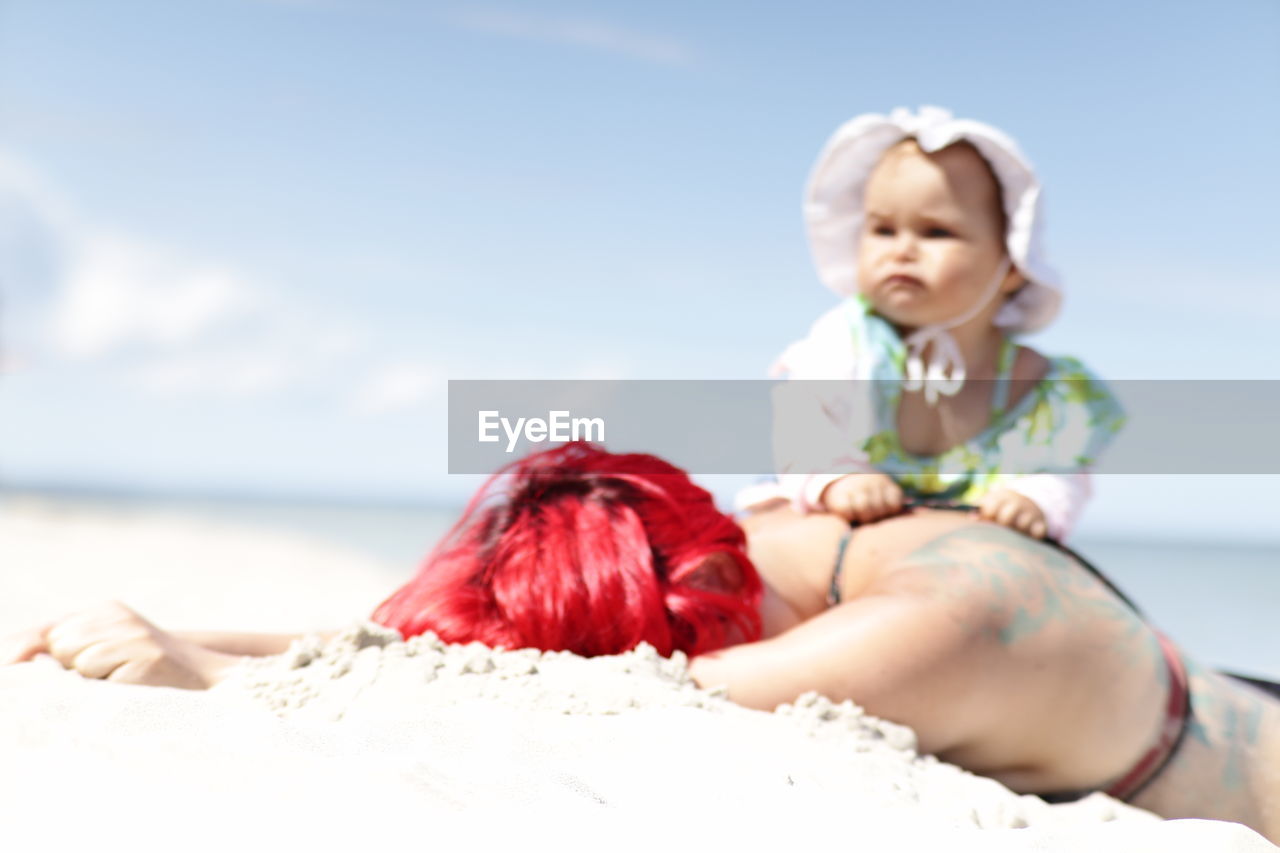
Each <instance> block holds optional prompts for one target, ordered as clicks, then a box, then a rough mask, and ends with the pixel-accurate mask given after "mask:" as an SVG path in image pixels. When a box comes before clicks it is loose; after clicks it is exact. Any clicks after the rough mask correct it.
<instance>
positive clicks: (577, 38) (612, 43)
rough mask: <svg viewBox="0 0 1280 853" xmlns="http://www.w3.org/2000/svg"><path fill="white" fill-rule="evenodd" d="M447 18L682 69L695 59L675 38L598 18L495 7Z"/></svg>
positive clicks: (478, 28)
mask: <svg viewBox="0 0 1280 853" xmlns="http://www.w3.org/2000/svg"><path fill="white" fill-rule="evenodd" d="M450 21H451V22H452V23H453V24H454V25H455V26H458V27H461V28H462V29H465V30H470V31H471V32H477V33H487V34H490V35H496V36H503V37H506V38H513V39H520V40H522V41H533V42H543V43H546V44H560V45H569V46H571V47H582V48H587V49H590V50H597V51H601V52H603V53H611V54H615V55H618V56H626V57H629V58H631V59H639V60H642V61H644V62H649V63H652V64H655V65H664V66H669V67H677V68H684V67H689V66H691V65H693V64H694V62H695V58H696V57H695V53H694V51H693V50H692V49H691V48H689V47H688V46H687V45H685V44H682V43H680V42H679V41H677V40H675V39H671V38H666V37H663V36H653V35H647V34H644V33H637V32H634V31H631V30H627V29H624V28H622V27H618V26H615V25H613V24H607V23H603V22H600V21H588V20H572V19H556V20H548V19H542V18H535V17H533V16H531V15H526V14H521V13H517V12H509V11H503V10H497V9H490V10H484V11H459V12H457V13H455V14H454V15H452V16H451V17H450Z"/></svg>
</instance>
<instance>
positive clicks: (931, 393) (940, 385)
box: [902, 256, 1012, 406]
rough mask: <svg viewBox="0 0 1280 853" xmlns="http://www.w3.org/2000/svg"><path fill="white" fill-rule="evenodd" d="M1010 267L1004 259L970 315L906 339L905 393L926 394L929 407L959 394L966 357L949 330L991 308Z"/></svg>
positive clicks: (919, 331) (936, 325)
mask: <svg viewBox="0 0 1280 853" xmlns="http://www.w3.org/2000/svg"><path fill="white" fill-rule="evenodd" d="M1011 265H1012V264H1011V262H1010V260H1009V258H1008V256H1005V257H1004V258H1003V259H1002V260H1001V261H1000V266H999V267H998V268H997V269H996V274H995V276H994V277H992V279H991V283H990V284H989V285H988V286H987V289H986V291H985V293H984V294H983V296H982V298H981V299H979V300H978V301H977V302H975V303H974V304H973V305H972V306H971V307H970V308H969V310H968V311H965V312H964V313H963V314H961V315H960V316H959V317H956V318H955V319H954V320H951V321H950V322H947V323H938V324H934V325H931V326H922V327H920V328H919V329H916V330H915V331H914V332H912V333H911V334H910V335H908V336H907V339H906V340H905V341H904V343H905V344H906V345H907V363H906V370H905V374H906V377H905V379H904V380H903V383H902V387H903V388H904V389H905V390H907V391H923V392H924V399H925V402H926V403H928V404H929V405H930V406H932V405H935V404H936V403H937V402H938V397H939V396H944V397H952V396H954V395H956V394H958V393H959V392H960V389H961V388H963V387H964V380H965V370H964V354H963V353H962V352H960V345H959V344H958V343H956V339H955V337H954V336H953V335H952V334H951V332H950V331H949V330H950V329H954V328H955V327H956V326H960V325H963V324H964V323H967V322H969V321H970V320H972V319H973V318H974V317H976V316H978V313H979V312H980V311H982V309H983V308H986V307H987V305H989V304H991V300H992V299H994V298H995V295H996V294H997V293H999V292H1000V285H1001V283H1003V282H1004V277H1005V276H1006V275H1007V274H1008V273H1009V268H1010V266H1011ZM930 347H932V349H931V351H930V354H929V363H928V364H925V361H924V353H925V350H929V349H930Z"/></svg>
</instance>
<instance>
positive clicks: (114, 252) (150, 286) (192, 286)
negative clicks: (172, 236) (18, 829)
mask: <svg viewBox="0 0 1280 853" xmlns="http://www.w3.org/2000/svg"><path fill="white" fill-rule="evenodd" d="M72 258H73V260H72V262H71V264H70V268H69V270H68V275H67V279H66V281H65V283H64V285H63V287H62V288H61V292H60V293H59V295H58V297H57V299H56V301H55V303H54V309H53V319H52V339H53V343H54V345H55V347H56V348H57V349H58V351H59V352H61V353H62V354H64V355H67V356H71V357H73V358H86V357H93V356H101V355H104V354H106V353H109V352H111V351H112V350H115V349H119V348H122V347H125V346H128V345H130V344H144V345H150V346H152V347H156V348H166V349H174V348H180V347H183V346H186V345H189V344H191V343H193V342H196V341H198V340H200V339H201V337H203V336H204V335H206V334H207V333H209V332H211V331H212V330H214V329H215V328H216V327H218V326H219V325H221V324H225V323H227V322H229V321H231V320H233V319H235V318H237V317H238V316H240V317H242V316H245V315H247V314H250V313H252V312H253V311H254V310H255V308H257V307H258V306H259V305H260V303H261V301H262V300H261V297H260V296H259V295H258V293H257V292H256V291H255V288H254V287H253V286H252V285H251V284H250V283H249V282H248V281H247V280H246V278H245V277H244V276H242V275H239V274H237V273H235V272H233V271H231V270H228V269H224V268H219V267H217V266H211V265H208V264H200V263H193V262H191V261H188V260H186V259H182V258H175V257H170V256H169V255H168V254H167V253H165V252H163V251H161V250H159V249H158V248H156V247H154V246H148V245H146V244H144V243H141V242H138V241H136V240H130V239H127V238H122V237H115V236H108V235H104V234H91V235H84V236H82V237H81V238H80V239H79V240H77V241H76V245H75V246H74V248H73V251H72Z"/></svg>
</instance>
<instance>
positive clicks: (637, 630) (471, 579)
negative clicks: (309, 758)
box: [0, 444, 1280, 841]
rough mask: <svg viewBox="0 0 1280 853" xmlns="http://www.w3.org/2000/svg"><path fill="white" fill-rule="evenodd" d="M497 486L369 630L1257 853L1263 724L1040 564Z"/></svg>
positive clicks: (1243, 700)
mask: <svg viewBox="0 0 1280 853" xmlns="http://www.w3.org/2000/svg"><path fill="white" fill-rule="evenodd" d="M504 473H505V474H506V475H507V476H499V477H495V478H494V479H493V480H491V481H490V484H489V486H487V487H486V488H485V489H482V490H481V492H480V494H478V495H477V496H476V498H475V499H473V501H472V503H471V505H470V506H469V507H468V509H467V510H466V512H465V514H464V515H463V517H462V519H461V520H460V521H459V522H458V524H457V526H455V528H454V529H453V531H451V533H450V535H449V536H447V537H446V538H445V540H444V541H443V542H442V543H441V544H440V545H439V546H438V547H437V548H436V550H435V551H434V552H433V553H432V554H431V556H430V557H429V558H428V559H427V561H426V562H425V564H424V566H423V568H422V569H421V570H420V572H419V573H418V575H417V576H416V577H415V578H414V579H413V580H411V581H410V582H409V583H408V584H406V585H405V586H404V587H403V588H401V589H400V590H399V591H397V592H396V593H395V594H394V595H393V596H392V597H391V598H389V599H388V600H387V601H386V602H384V603H383V604H382V605H381V606H380V607H379V608H378V610H377V612H376V613H375V614H374V619H375V620H376V621H378V622H380V623H382V624H384V625H387V626H389V627H393V628H396V629H398V630H400V631H401V633H403V634H405V635H413V634H418V633H422V632H424V631H427V630H431V631H435V632H436V633H437V634H438V635H439V636H440V637H441V638H442V639H444V640H446V641H449V642H468V641H472V640H479V641H481V642H484V643H487V644H489V645H494V646H498V645H501V646H505V647H507V648H520V647H529V646H533V647H538V648H542V649H568V650H570V651H574V652H577V653H579V654H584V655H596V654H612V653H619V652H622V651H625V650H627V649H630V648H632V647H634V646H635V645H636V644H638V643H640V642H642V641H643V642H648V643H650V644H652V645H654V646H655V647H656V648H658V649H659V651H661V652H663V653H664V654H670V653H671V652H673V651H676V650H681V651H685V652H687V653H689V654H690V655H691V658H692V659H691V660H690V664H689V668H690V672H691V674H692V676H693V677H694V679H695V680H696V681H697V682H698V683H699V684H701V685H704V686H707V687H710V686H716V685H727V687H728V690H729V696H730V698H732V699H734V700H735V701H737V702H739V703H741V704H743V705H747V706H750V707H754V708H760V709H765V710H772V709H773V708H774V707H776V706H777V705H778V704H779V703H782V702H790V701H792V700H794V699H795V698H796V697H797V696H799V695H800V694H802V693H804V692H807V691H817V692H820V693H822V694H825V695H826V696H828V697H830V698H831V699H833V700H836V701H841V700H844V699H852V700H853V701H855V702H856V703H858V704H859V705H862V706H863V707H864V708H866V709H867V711H869V712H870V713H872V714H875V715H877V716H880V717H884V718H887V719H890V720H894V721H897V722H901V723H905V724H907V725H909V726H911V727H912V728H913V729H915V731H916V733H917V735H918V737H919V744H920V749H921V751H923V752H931V753H934V754H936V755H938V756H939V757H940V758H942V759H944V760H946V761H950V762H953V763H955V764H958V765H960V766H962V767H965V768H967V769H969V770H972V771H974V772H975V773H980V774H983V775H986V776H990V777H993V778H995V779H997V780H999V781H1001V782H1003V783H1004V784H1005V785H1007V786H1008V787H1010V788H1012V789H1014V790H1015V791H1020V792H1027V793H1036V794H1042V795H1044V796H1046V797H1050V798H1053V797H1059V798H1063V797H1073V796H1078V795H1080V794H1082V793H1084V792H1087V791H1093V790H1103V791H1107V792H1108V793H1111V794H1113V795H1116V796H1119V797H1121V798H1125V799H1128V800H1129V801H1130V802H1132V803H1133V804H1135V805H1137V806H1140V807H1142V808H1146V809H1149V810H1151V811H1153V812H1156V813H1157V814H1160V815H1163V816H1165V817H1169V818H1176V817H1200V818H1216V819H1222V820H1232V821H1239V822H1241V823H1244V824H1246V825H1248V826H1250V827H1252V828H1254V829H1256V830H1258V831H1260V832H1262V833H1263V834H1265V835H1267V836H1268V837H1269V838H1271V839H1272V840H1273V841H1274V840H1280V701H1277V700H1276V699H1274V698H1272V697H1270V696H1268V695H1266V694H1265V693H1263V692H1262V691H1260V690H1258V689H1256V688H1254V687H1252V686H1250V685H1247V684H1245V683H1243V682H1241V681H1237V680H1235V679H1233V678H1229V677H1227V676H1224V675H1221V674H1218V673H1215V672H1212V671H1210V670H1208V669H1206V668H1203V667H1201V666H1199V665H1197V664H1195V663H1194V662H1193V661H1191V660H1189V659H1187V658H1185V657H1183V656H1181V654H1180V653H1179V652H1178V650H1177V649H1176V648H1175V647H1174V646H1173V645H1172V644H1171V643H1169V642H1168V641H1167V640H1166V639H1165V638H1163V637H1162V636H1161V635H1160V634H1159V633H1158V632H1157V631H1156V630H1155V629H1154V628H1152V627H1151V626H1150V625H1148V624H1147V623H1146V622H1145V621H1143V619H1142V618H1141V617H1140V616H1139V615H1138V614H1137V613H1135V612H1134V611H1133V609H1131V608H1130V607H1129V606H1128V605H1126V604H1125V603H1124V601H1123V600H1122V599H1121V598H1120V597H1118V595H1117V594H1116V593H1115V592H1114V591H1113V590H1112V589H1111V588H1110V587H1109V585H1108V584H1106V583H1105V582H1104V581H1102V580H1101V579H1100V578H1099V577H1097V576H1095V575H1094V574H1091V573H1090V572H1089V571H1088V570H1086V568H1085V567H1084V566H1083V565H1082V564H1081V563H1079V562H1078V561H1076V560H1075V559H1073V558H1072V557H1070V556H1068V555H1066V554H1064V553H1063V552H1061V551H1059V550H1057V549H1056V548H1055V547H1054V546H1052V545H1049V544H1046V543H1044V542H1040V541H1036V540H1032V539H1029V538H1026V537H1024V536H1022V535H1020V534H1018V533H1016V532H1014V531H1011V530H1009V529H1007V528H1002V527H1000V526H997V525H994V524H990V523H986V522H982V521H979V520H976V519H974V518H973V517H971V516H966V515H962V514H960V513H955V512H944V511H939V510H925V509H917V510H912V511H910V512H908V513H907V514H905V515H901V516H898V517H895V518H890V519H886V520H884V521H881V522H879V523H877V524H874V525H868V526H863V527H858V528H855V529H852V530H851V529H850V528H849V526H848V525H847V524H846V523H844V522H843V521H841V520H840V519H838V518H836V517H834V516H826V515H810V516H797V515H795V514H793V513H791V511H790V510H788V509H778V510H774V511H770V512H765V513H761V514H758V515H756V516H753V517H751V518H750V519H748V520H747V521H746V522H745V523H744V525H743V526H742V527H741V528H740V527H739V526H738V525H737V524H735V523H734V522H733V521H732V519H730V518H729V517H727V516H725V515H722V514H721V513H719V512H718V511H717V510H716V508H715V506H714V504H713V502H712V499H711V496H710V495H709V494H708V493H707V492H705V491H703V490H702V489H700V488H698V487H697V486H695V485H694V484H693V483H692V482H690V481H689V479H688V477H687V476H686V475H685V474H684V473H683V472H682V471H680V470H679V469H677V468H674V467H672V466H670V465H668V464H666V463H664V462H662V461H661V460H659V459H656V458H654V457H651V456H638V455H628V456H620V455H614V454H609V453H606V452H604V451H602V450H599V449H597V448H595V447H592V446H590V445H584V444H573V445H568V446H565V447H563V448H558V449H554V450H549V451H545V452H542V453H538V454H534V455H532V456H529V457H527V458H525V459H523V460H521V461H519V462H517V463H515V464H514V465H513V466H511V467H510V468H509V469H507V470H506V471H505V472H504ZM744 534H745V535H744ZM762 581H763V583H762ZM291 639H293V638H291V637H287V636H281V635H259V634H218V633H213V634H172V633H169V632H165V631H163V630H161V629H159V628H157V627H155V626H154V625H151V624H150V623H148V622H147V621H146V620H144V619H142V618H141V617H140V616H138V615H137V614H135V613H133V612H132V611H130V610H128V609H127V608H125V607H123V606H121V605H111V606H108V607H105V608H100V609H97V610H94V611H89V612H85V613H80V614H77V615H75V616H72V617H69V618H67V619H65V620H63V621H61V622H58V623H56V624H53V625H47V626H44V627H42V628H40V629H37V630H33V631H30V632H26V633H25V634H23V635H20V636H18V637H16V638H13V639H11V640H10V641H9V643H8V645H7V646H5V647H0V662H16V661H22V660H28V659H30V658H31V657H33V656H35V655H37V654H41V653H47V654H50V655H52V656H53V657H54V658H56V659H57V660H58V661H60V662H61V663H62V664H63V665H64V666H65V667H67V668H69V669H74V670H76V671H78V672H80V673H82V674H84V675H85V676H87V677H91V678H107V679H111V680H115V681H125V682H134V683H143V684H161V685H171V686H179V687H206V686H209V685H210V684H212V683H215V682H216V681H218V680H219V679H220V678H221V676H222V674H223V673H224V672H225V671H226V670H227V669H228V668H229V667H230V666H232V665H234V664H235V663H236V662H237V661H238V660H239V659H240V658H241V656H245V655H268V654H274V653H278V652H281V651H283V650H284V649H285V648H287V646H288V644H289V642H290V640H291Z"/></svg>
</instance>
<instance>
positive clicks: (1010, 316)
mask: <svg viewBox="0 0 1280 853" xmlns="http://www.w3.org/2000/svg"><path fill="white" fill-rule="evenodd" d="M908 137H911V138H914V139H915V140H916V142H917V143H918V144H919V145H920V148H921V150H923V151H925V152H934V151H939V150H941V149H943V148H946V147H947V146H948V145H951V144H953V143H955V142H960V141H962V140H963V141H965V142H968V143H970V144H972V145H973V146H974V147H975V148H976V149H977V150H978V153H980V154H981V155H982V156H983V158H985V159H986V161H987V163H988V164H990V166H991V170H992V171H993V172H994V173H995V176H996V179H997V180H999V182H1000V189H1001V195H1002V199H1003V202H1004V212H1005V217H1006V220H1007V222H1008V229H1007V231H1006V233H1005V246H1006V249H1007V251H1008V254H1009V259H1010V260H1011V261H1012V262H1013V265H1014V266H1015V267H1017V269H1018V271H1019V272H1021V273H1022V275H1023V276H1024V277H1025V278H1026V280H1027V283H1026V285H1025V286H1024V287H1022V289H1021V290H1019V291H1018V293H1017V294H1016V295H1015V296H1013V297H1012V298H1010V299H1009V301H1008V302H1006V303H1005V304H1004V306H1003V307H1002V308H1001V309H1000V312H999V314H997V315H996V319H995V323H996V325H997V326H1000V327H1001V328H1003V329H1005V330H1006V331H1008V332H1010V333H1025V332H1034V331H1036V330H1038V329H1042V328H1044V327H1045V326H1047V325H1049V323H1050V322H1052V320H1053V318H1054V317H1055V316H1057V314H1058V309H1059V307H1060V305H1061V303H1062V285H1061V282H1060V280H1059V278H1058V274H1057V273H1056V272H1055V271H1054V270H1053V268H1052V267H1050V266H1049V264H1048V262H1047V261H1046V259H1045V253H1044V246H1043V243H1042V232H1043V230H1044V212H1043V210H1042V209H1041V201H1040V182H1039V180H1038V179H1037V178H1036V175H1035V172H1034V171H1033V170H1032V168H1031V164H1030V163H1029V162H1028V161H1027V159H1026V157H1024V156H1023V155H1022V152H1021V151H1019V150H1018V146H1017V143H1015V142H1014V141H1013V140H1012V139H1010V138H1009V137H1008V136H1006V135H1005V134H1003V133H1001V132H1000V131H999V130H997V129H995V128H994V127H991V126H990V125H986V124H983V123H981V122H977V121H972V120H969V119H958V118H955V117H954V116H952V114H951V112H950V111H948V110H945V109H941V108H939V107H921V108H920V110H919V112H916V113H912V112H911V111H910V110H908V109H906V108H903V107H899V108H898V109H896V110H894V111H893V112H891V113H890V114H889V115H887V116H884V115H878V114H874V113H869V114H866V115H860V116H857V117H856V118H853V119H850V120H849V121H847V122H845V123H844V124H843V125H841V126H840V128H839V129H838V130H836V132H835V134H833V135H832V137H831V139H829V140H828V141H827V144H826V146H825V147H824V148H823V149H822V153H821V154H819V155H818V161H817V163H815V164H814V167H813V171H812V173H811V174H810V175H809V184H808V186H807V188H806V189H805V198H804V218H805V224H806V225H807V227H808V232H809V249H810V251H811V252H812V254H813V262H814V265H815V266H816V267H817V269H818V277H819V278H820V279H822V282H823V283H824V284H825V285H826V286H827V287H829V288H831V289H832V290H834V291H835V292H836V293H838V294H840V295H842V296H853V295H854V294H856V293H857V292H858V234H859V233H860V231H861V229H862V221H863V213H862V205H863V195H864V192H865V190H866V186H867V180H868V178H870V176H871V171H872V169H874V168H875V166H876V164H877V163H879V162H880V158H881V157H883V156H884V153H885V152H886V151H888V150H889V148H891V147H892V146H894V145H896V144H897V143H898V142H901V141H902V140H903V139H907V138H908Z"/></svg>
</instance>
